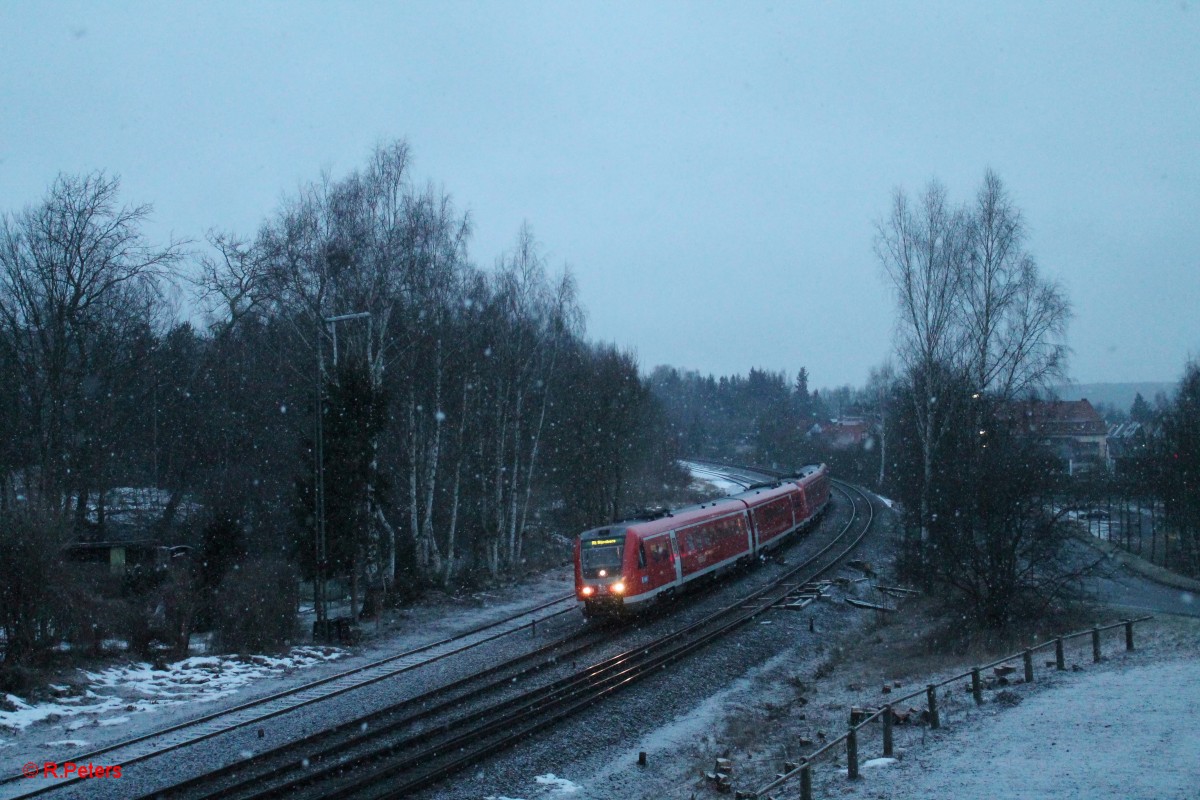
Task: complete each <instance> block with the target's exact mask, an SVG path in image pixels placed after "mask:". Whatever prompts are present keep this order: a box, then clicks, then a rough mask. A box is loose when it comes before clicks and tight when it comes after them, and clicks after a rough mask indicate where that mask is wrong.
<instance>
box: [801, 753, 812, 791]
mask: <svg viewBox="0 0 1200 800" xmlns="http://www.w3.org/2000/svg"><path fill="white" fill-rule="evenodd" d="M800 800H813V796H812V765H811V764H809V763H808V762H807V761H805V762H804V764H803V766H801V767H800Z"/></svg>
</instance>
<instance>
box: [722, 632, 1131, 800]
mask: <svg viewBox="0 0 1200 800" xmlns="http://www.w3.org/2000/svg"><path fill="white" fill-rule="evenodd" d="M1150 619H1153V617H1151V616H1144V617H1138V618H1136V619H1126V620H1121V621H1120V622H1114V623H1112V624H1109V625H1103V626H1101V625H1096V626H1093V627H1092V628H1091V629H1090V630H1083V631H1076V632H1075V633H1068V634H1064V635H1062V636H1059V637H1058V638H1056V639H1053V640H1050V641H1046V642H1043V643H1042V644H1039V645H1037V646H1035V647H1030V648H1026V649H1025V650H1022V651H1020V652H1018V653H1012V654H1010V655H1007V656H1004V657H1003V658H998V659H996V660H995V661H992V662H990V663H988V664H984V665H982V666H979V667H972V668H971V669H970V670H968V671H966V672H962V673H959V674H957V675H955V676H953V677H951V678H946V679H945V680H943V681H941V682H939V683H931V684H928V685H927V686H926V687H925V688H924V689H919V690H917V691H915V692H910V693H909V694H906V695H903V696H902V697H897V698H893V699H891V700H890V701H889V702H888V703H887V704H885V705H883V706H881V707H879V708H863V707H859V706H854V707H851V709H850V723H849V727H848V729H847V730H846V733H844V734H842V735H841V736H839V737H838V738H836V739H833V740H831V741H829V742H828V743H826V744H825V745H823V746H822V747H820V748H818V749H817V750H815V751H813V752H812V753H809V754H808V755H807V756H806V757H805V758H803V759H802V760H800V761H799V762H798V763H794V764H793V763H789V764H786V765H785V771H784V772H783V773H782V774H781V775H779V776H778V777H776V778H775V780H773V781H771V782H770V783H768V784H766V785H764V786H762V787H760V788H759V789H758V790H757V791H754V792H740V791H739V792H737V793H736V796H737V798H739V800H740V798H759V797H763V798H765V797H769V796H770V795H769V794H768V793H769V792H771V791H772V790H774V789H777V788H779V787H780V786H783V785H784V784H786V783H789V782H791V781H794V780H799V783H800V800H813V771H814V769H815V767H816V764H817V762H818V761H820V760H822V759H823V758H826V757H830V758H832V757H834V756H836V755H837V754H838V753H840V752H841V751H842V750H843V749H844V750H845V754H846V774H847V777H848V778H849V779H850V780H857V779H858V778H859V777H861V772H860V751H865V750H867V749H868V748H870V749H872V750H875V751H877V752H880V753H881V754H882V757H884V758H891V757H893V756H894V753H895V749H896V738H897V737H896V734H897V728H898V727H902V728H903V730H905V731H906V732H907V734H906V735H907V736H909V737H914V736H915V735H916V732H917V731H920V735H921V736H922V737H924V733H925V730H926V729H928V730H937V729H938V728H940V727H941V725H942V717H943V715H948V714H951V713H953V712H955V711H957V710H959V709H964V710H965V708H967V707H969V704H973V705H976V706H978V705H982V704H983V691H984V689H985V688H996V687H997V686H1002V685H1008V683H1009V681H1008V677H1007V676H1008V675H1010V674H1013V673H1015V672H1016V671H1017V670H1018V669H1023V670H1024V674H1023V678H1024V683H1033V682H1034V678H1035V670H1034V667H1035V655H1037V654H1038V653H1041V652H1042V651H1047V650H1049V649H1050V648H1053V649H1054V659H1053V660H1052V661H1051V660H1047V661H1046V662H1045V667H1046V668H1050V669H1053V670H1055V671H1059V672H1061V671H1065V670H1066V669H1067V661H1066V649H1067V645H1068V644H1069V643H1070V642H1073V641H1075V640H1077V639H1083V638H1086V637H1090V638H1091V655H1092V661H1093V663H1099V662H1100V660H1101V659H1102V657H1103V654H1102V650H1101V634H1102V633H1104V632H1106V631H1110V630H1115V629H1118V628H1123V629H1124V633H1125V636H1124V638H1125V649H1126V650H1133V649H1134V648H1133V626H1134V625H1135V624H1137V623H1139V622H1146V621H1147V620H1150ZM1014 662H1016V663H1019V664H1020V666H1019V667H1017V666H1013V664H1014ZM987 670H993V672H994V675H992V676H985V675H984V673H985V671H987ZM963 680H969V681H970V683H969V684H967V685H966V686H965V687H964V689H966V690H969V696H970V698H971V699H970V700H966V699H965V698H966V697H967V694H968V693H967V691H963V692H953V691H942V690H943V689H945V687H948V686H951V685H952V684H955V683H958V682H959V681H963ZM918 698H920V700H918ZM914 700H918V702H919V704H920V707H917V708H906V707H905V706H906V704H908V703H910V702H911V701H914ZM913 715H916V717H917V720H918V721H919V722H920V723H921V724H920V725H919V726H909V725H906V724H905V723H907V722H908V721H909V720H910V719H911V717H912V716H913Z"/></svg>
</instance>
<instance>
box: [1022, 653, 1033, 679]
mask: <svg viewBox="0 0 1200 800" xmlns="http://www.w3.org/2000/svg"><path fill="white" fill-rule="evenodd" d="M1022 655H1023V657H1024V660H1025V682H1026V683H1033V651H1032V650H1030V649H1029V648H1026V649H1025V652H1024V653H1023V654H1022Z"/></svg>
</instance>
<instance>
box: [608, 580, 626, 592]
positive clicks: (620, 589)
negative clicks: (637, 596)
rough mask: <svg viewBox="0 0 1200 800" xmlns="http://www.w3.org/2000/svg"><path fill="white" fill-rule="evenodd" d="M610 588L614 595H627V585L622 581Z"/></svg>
mask: <svg viewBox="0 0 1200 800" xmlns="http://www.w3.org/2000/svg"><path fill="white" fill-rule="evenodd" d="M608 588H610V589H612V593H613V594H625V584H624V583H622V582H621V581H617V582H616V583H614V584H613V585H612V586H610V587H608Z"/></svg>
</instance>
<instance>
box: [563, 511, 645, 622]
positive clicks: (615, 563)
mask: <svg viewBox="0 0 1200 800" xmlns="http://www.w3.org/2000/svg"><path fill="white" fill-rule="evenodd" d="M627 535H628V534H627V532H626V530H625V529H624V528H613V527H607V528H596V529H594V530H590V531H585V532H583V533H581V534H580V535H579V538H578V539H577V540H576V541H575V597H576V598H577V599H579V600H581V601H583V610H584V613H585V614H587V615H588V616H606V615H612V614H619V613H621V611H622V610H624V608H625V598H626V597H627V596H628V595H629V593H630V591H631V590H632V589H633V588H634V582H633V580H632V579H633V577H634V572H635V571H636V567H635V564H634V563H633V562H631V561H630V556H631V555H632V554H631V552H630V551H631V548H628V547H626V539H627Z"/></svg>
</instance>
